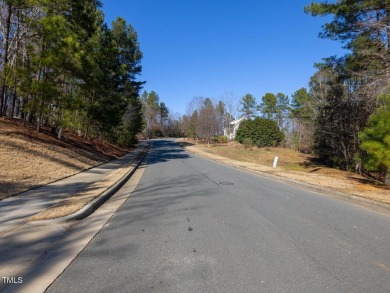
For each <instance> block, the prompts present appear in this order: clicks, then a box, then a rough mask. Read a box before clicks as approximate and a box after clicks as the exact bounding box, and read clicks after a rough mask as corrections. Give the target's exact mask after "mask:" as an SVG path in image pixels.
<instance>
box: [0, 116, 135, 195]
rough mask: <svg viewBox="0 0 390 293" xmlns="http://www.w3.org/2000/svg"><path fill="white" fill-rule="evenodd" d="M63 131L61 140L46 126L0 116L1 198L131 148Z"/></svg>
mask: <svg viewBox="0 0 390 293" xmlns="http://www.w3.org/2000/svg"><path fill="white" fill-rule="evenodd" d="M65 134H66V137H67V139H64V140H62V141H60V140H58V139H57V138H56V137H55V136H54V135H52V134H50V131H49V129H46V128H43V129H42V132H40V133H37V132H36V131H35V129H33V128H32V127H27V128H26V127H24V126H23V123H22V122H21V121H16V120H13V121H10V120H6V119H3V118H2V119H0V200H1V199H3V198H5V197H8V196H11V195H15V194H18V193H20V192H23V191H26V190H28V189H31V188H33V187H36V186H40V185H44V184H47V183H50V182H53V181H56V180H58V179H62V178H64V177H67V176H71V175H73V174H76V173H79V172H81V171H83V170H85V169H88V168H91V167H93V166H96V165H99V164H101V163H103V162H105V161H107V160H109V159H112V158H115V157H119V156H122V155H124V154H126V153H127V152H129V151H130V150H129V149H120V148H117V147H115V146H112V145H109V144H105V143H101V142H98V141H89V140H86V141H85V140H83V139H82V138H80V137H77V136H76V135H72V134H71V133H65Z"/></svg>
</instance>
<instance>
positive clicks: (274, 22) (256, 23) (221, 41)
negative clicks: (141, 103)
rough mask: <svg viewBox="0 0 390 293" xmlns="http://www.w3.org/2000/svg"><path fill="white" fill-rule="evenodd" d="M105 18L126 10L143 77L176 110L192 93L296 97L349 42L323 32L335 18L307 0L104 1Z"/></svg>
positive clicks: (124, 14)
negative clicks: (318, 67)
mask: <svg viewBox="0 0 390 293" xmlns="http://www.w3.org/2000/svg"><path fill="white" fill-rule="evenodd" d="M102 2H103V7H102V10H103V12H104V14H105V18H106V22H107V23H109V24H110V23H111V21H112V20H114V19H115V18H116V17H118V16H121V17H123V18H124V19H126V21H127V23H129V24H131V25H132V26H133V27H134V28H135V30H136V31H137V33H138V40H139V42H140V45H141V51H142V52H143V60H142V67H143V70H142V75H141V76H140V77H139V79H140V80H145V81H146V82H147V83H146V84H145V86H144V89H145V90H147V91H152V90H154V91H155V92H157V94H158V95H159V97H160V101H163V102H165V103H166V105H167V106H168V108H169V109H170V111H171V112H178V113H181V114H184V113H185V111H186V106H187V104H188V103H189V102H190V100H191V99H192V98H193V97H199V96H202V97H209V98H212V99H215V100H219V99H222V98H223V97H224V96H235V97H236V98H237V100H239V99H240V98H242V97H243V96H244V95H245V94H246V93H250V94H252V95H253V96H255V97H256V98H257V100H258V101H259V102H260V101H261V97H262V96H263V95H264V94H265V93H267V92H271V93H275V94H276V93H278V92H282V93H285V94H287V95H289V96H291V94H293V93H294V92H295V91H296V90H298V89H299V88H301V87H307V86H308V82H309V79H310V76H312V75H313V74H314V72H315V68H314V67H313V65H314V63H316V62H320V61H321V58H324V57H329V56H332V55H339V56H340V55H342V54H343V52H344V51H343V50H342V44H341V43H338V42H334V41H330V40H323V39H320V38H318V33H319V32H320V31H321V26H322V25H323V24H324V23H325V22H326V21H329V18H328V19H326V18H322V17H312V16H310V15H306V14H305V13H304V12H303V8H304V6H305V5H308V4H309V3H310V2H311V1H310V0H308V1H306V0H293V1H291V0H279V1H260V0H243V1H238V0H230V1H226V0H224V1H222V0H164V1H162V0H111V1H108V0H104V1H102Z"/></svg>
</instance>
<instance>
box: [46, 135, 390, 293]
mask: <svg viewBox="0 0 390 293" xmlns="http://www.w3.org/2000/svg"><path fill="white" fill-rule="evenodd" d="M48 292H390V217H389V215H384V214H382V213H379V212H375V211H371V210H368V209H366V208H363V207H359V206H357V205H355V204H352V203H349V202H346V201H342V200H339V199H335V198H332V197H328V196H325V195H320V194H316V193H313V192H309V191H305V190H303V189H300V188H297V187H294V186H291V185H288V184H286V183H282V182H279V181H274V180H271V179H267V178H263V177H260V176H256V175H253V174H249V173H246V172H243V171H239V170H235V169H233V168H230V167H226V166H223V165H220V164H217V163H214V162H210V161H207V160H204V159H201V158H199V157H196V156H192V155H190V154H188V153H186V152H185V151H183V150H182V149H181V148H180V147H179V146H177V145H176V144H175V143H174V142H172V141H168V140H161V141H156V142H154V145H153V148H152V151H151V154H150V157H149V160H148V165H147V168H146V170H145V172H144V175H143V177H142V178H141V181H140V183H139V185H138V186H137V189H136V190H135V192H134V193H133V195H132V196H131V197H130V198H129V199H128V200H127V202H126V203H125V204H124V205H123V206H122V207H121V209H120V210H119V211H118V213H117V214H116V215H115V216H114V217H113V218H112V219H111V220H110V221H109V222H108V224H107V225H106V227H105V228H104V229H102V230H101V231H100V233H99V234H98V235H96V236H95V238H94V239H93V240H92V241H91V242H90V243H89V245H88V246H87V247H86V248H85V249H84V251H83V252H82V253H80V255H79V256H78V257H77V258H76V259H75V260H74V261H73V263H72V264H71V265H70V266H69V267H68V268H67V269H66V271H65V272H64V273H63V274H62V275H61V276H60V277H59V278H58V279H57V280H56V282H55V283H53V284H52V286H51V287H50V288H49V289H48Z"/></svg>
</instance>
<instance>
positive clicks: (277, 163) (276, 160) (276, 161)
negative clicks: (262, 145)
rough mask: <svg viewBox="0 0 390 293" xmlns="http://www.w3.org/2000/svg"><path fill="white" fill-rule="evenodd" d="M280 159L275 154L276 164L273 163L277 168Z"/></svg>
mask: <svg viewBox="0 0 390 293" xmlns="http://www.w3.org/2000/svg"><path fill="white" fill-rule="evenodd" d="M278 160H279V158H278V157H277V156H275V159H274V165H273V167H274V168H276V166H277V165H278Z"/></svg>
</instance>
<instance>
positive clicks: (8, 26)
mask: <svg viewBox="0 0 390 293" xmlns="http://www.w3.org/2000/svg"><path fill="white" fill-rule="evenodd" d="M7 5H8V7H7V8H8V9H7V19H6V23H5V35H4V40H5V43H4V49H3V80H2V84H3V85H2V87H1V93H0V116H3V114H4V111H3V109H4V104H5V95H6V91H7V86H6V81H7V77H6V74H5V67H6V66H7V64H8V48H9V37H10V36H9V35H10V31H11V16H12V5H11V4H7Z"/></svg>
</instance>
